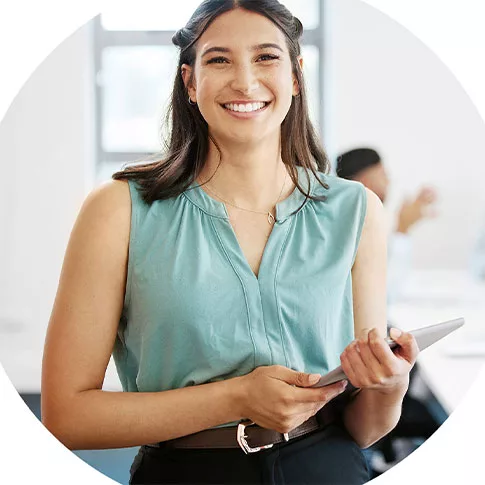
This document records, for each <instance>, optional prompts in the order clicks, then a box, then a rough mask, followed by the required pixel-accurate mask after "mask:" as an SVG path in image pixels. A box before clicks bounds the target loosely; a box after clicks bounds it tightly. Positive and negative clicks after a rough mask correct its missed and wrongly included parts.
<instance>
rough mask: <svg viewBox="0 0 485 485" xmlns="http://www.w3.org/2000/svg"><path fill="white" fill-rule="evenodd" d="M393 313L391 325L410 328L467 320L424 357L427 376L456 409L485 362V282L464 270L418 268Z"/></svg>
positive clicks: (446, 402) (422, 365) (439, 396)
mask: <svg viewBox="0 0 485 485" xmlns="http://www.w3.org/2000/svg"><path fill="white" fill-rule="evenodd" d="M388 316H389V320H390V322H391V324H393V325H395V326H397V327H400V328H402V329H404V330H412V329H414V328H418V327H424V326H427V325H432V324H434V323H439V322H442V321H445V320H451V319H453V318H457V317H464V318H465V325H464V327H462V328H460V329H458V330H457V331H455V332H453V333H452V334H450V335H448V336H447V337H445V338H444V339H443V340H441V341H440V342H437V343H436V344H434V345H432V346H431V347H429V348H428V349H426V350H425V351H423V353H422V354H420V356H419V358H418V362H419V366H420V370H421V375H422V377H423V379H424V380H425V382H426V384H427V385H428V386H429V388H430V389H431V391H432V392H433V394H434V395H435V397H436V398H437V399H438V401H439V402H440V404H441V405H442V406H443V408H444V409H445V411H447V412H448V413H451V412H452V411H453V410H454V409H455V408H456V407H457V406H458V404H459V403H460V401H461V399H462V397H463V396H464V395H465V393H466V392H467V391H468V389H469V388H470V387H471V385H472V384H473V382H474V380H475V379H476V377H478V374H479V372H480V369H481V367H482V366H483V365H484V364H485V284H479V283H478V282H475V281H473V280H472V279H471V278H470V277H469V276H468V275H467V274H465V273H463V272H454V271H422V272H415V273H412V274H411V276H410V278H409V281H408V282H407V284H406V288H405V290H404V292H403V294H402V297H401V298H400V300H399V302H398V303H395V304H393V305H391V306H390V308H389V312H388ZM457 350H459V352H457ZM481 350H483V352H481ZM457 353H459V354H460V356H457V355H456V354H457ZM480 354H481V355H480Z"/></svg>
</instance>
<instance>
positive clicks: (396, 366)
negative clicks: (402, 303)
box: [340, 328, 419, 393]
mask: <svg viewBox="0 0 485 485" xmlns="http://www.w3.org/2000/svg"><path fill="white" fill-rule="evenodd" d="M390 337H391V338H392V339H393V340H395V341H396V343H397V344H398V345H399V347H396V348H395V349H394V351H392V350H391V349H390V348H389V345H388V344H387V343H386V341H385V339H384V337H383V336H382V335H380V334H379V332H378V331H377V329H375V328H373V329H371V330H370V331H364V332H363V333H362V335H361V336H360V338H358V339H356V340H354V341H353V342H352V343H350V344H349V345H348V346H347V347H346V349H345V350H344V351H343V352H342V354H341V355H340V361H341V364H342V368H343V370H344V372H345V374H346V375H347V377H348V380H349V381H350V382H351V384H352V385H353V386H355V387H358V388H362V389H376V390H379V391H381V392H386V393H387V392H393V391H394V390H396V389H399V388H402V387H403V386H406V387H407V385H408V382H409V372H410V370H411V369H412V367H413V365H414V363H415V362H416V358H417V356H418V354H419V348H418V344H417V343H416V340H415V338H414V337H413V335H411V334H410V333H407V332H402V331H401V330H398V329H397V328H392V329H391V332H390Z"/></svg>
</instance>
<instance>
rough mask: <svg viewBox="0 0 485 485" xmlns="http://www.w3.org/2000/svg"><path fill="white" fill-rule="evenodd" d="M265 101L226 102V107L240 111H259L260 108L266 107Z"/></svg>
mask: <svg viewBox="0 0 485 485" xmlns="http://www.w3.org/2000/svg"><path fill="white" fill-rule="evenodd" d="M264 106H265V103H263V102H257V103H248V104H233V103H229V104H225V105H224V107H225V108H226V109H228V110H231V111H236V112H239V113H249V112H251V111H258V110H259V109H262V108H264Z"/></svg>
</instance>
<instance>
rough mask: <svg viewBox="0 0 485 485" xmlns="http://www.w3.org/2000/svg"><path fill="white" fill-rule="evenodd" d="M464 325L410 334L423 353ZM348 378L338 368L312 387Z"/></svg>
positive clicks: (440, 326)
mask: <svg viewBox="0 0 485 485" xmlns="http://www.w3.org/2000/svg"><path fill="white" fill-rule="evenodd" d="M464 323H465V320H464V319H463V318H455V319H454V320H448V321H446V322H442V323H437V324H436V325H429V326H428V327H422V328H417V329H415V330H411V331H410V332H409V333H411V334H412V335H414V338H415V339H416V342H417V344H418V347H419V350H420V351H422V350H424V349H426V348H427V347H429V346H430V345H432V344H434V343H435V342H437V341H438V340H440V339H442V338H443V337H446V336H447V335H448V334H449V333H451V332H453V331H454V330H456V329H457V328H460V327H461V326H463V324H464ZM386 341H387V343H388V344H389V347H390V348H391V349H394V348H395V347H397V346H398V344H397V343H396V342H395V341H394V340H392V339H390V338H388V339H386ZM346 378H347V376H346V375H345V373H344V371H343V369H342V367H341V366H338V367H337V368H335V369H334V370H332V371H330V372H329V373H328V374H325V375H324V376H322V377H321V378H320V380H319V381H318V382H317V383H316V384H315V385H313V386H311V387H323V386H328V385H329V384H333V383H334V382H338V381H341V380H343V379H346Z"/></svg>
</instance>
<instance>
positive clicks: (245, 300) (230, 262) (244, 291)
mask: <svg viewBox="0 0 485 485" xmlns="http://www.w3.org/2000/svg"><path fill="white" fill-rule="evenodd" d="M189 200H190V199H189ZM195 205H196V204H195ZM210 223H211V225H212V228H213V230H214V232H215V234H216V236H217V240H218V241H219V244H220V246H221V248H222V251H223V252H224V255H225V256H226V258H227V260H228V261H229V264H230V265H231V268H232V269H233V271H234V273H235V274H236V276H237V278H238V280H239V282H240V283H241V287H242V290H243V294H244V303H245V305H246V314H247V322H248V331H249V336H250V337H251V343H252V344H253V368H255V367H256V345H255V343H254V338H253V333H252V331H251V314H250V312H249V305H248V298H247V293H246V287H245V286H244V283H243V281H242V278H241V276H240V275H239V273H238V272H237V270H236V268H235V266H234V264H233V262H232V260H231V258H230V257H229V254H228V252H227V251H226V248H225V247H224V244H223V242H222V239H221V237H220V234H219V231H218V230H217V228H216V226H215V224H214V220H213V219H210Z"/></svg>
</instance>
